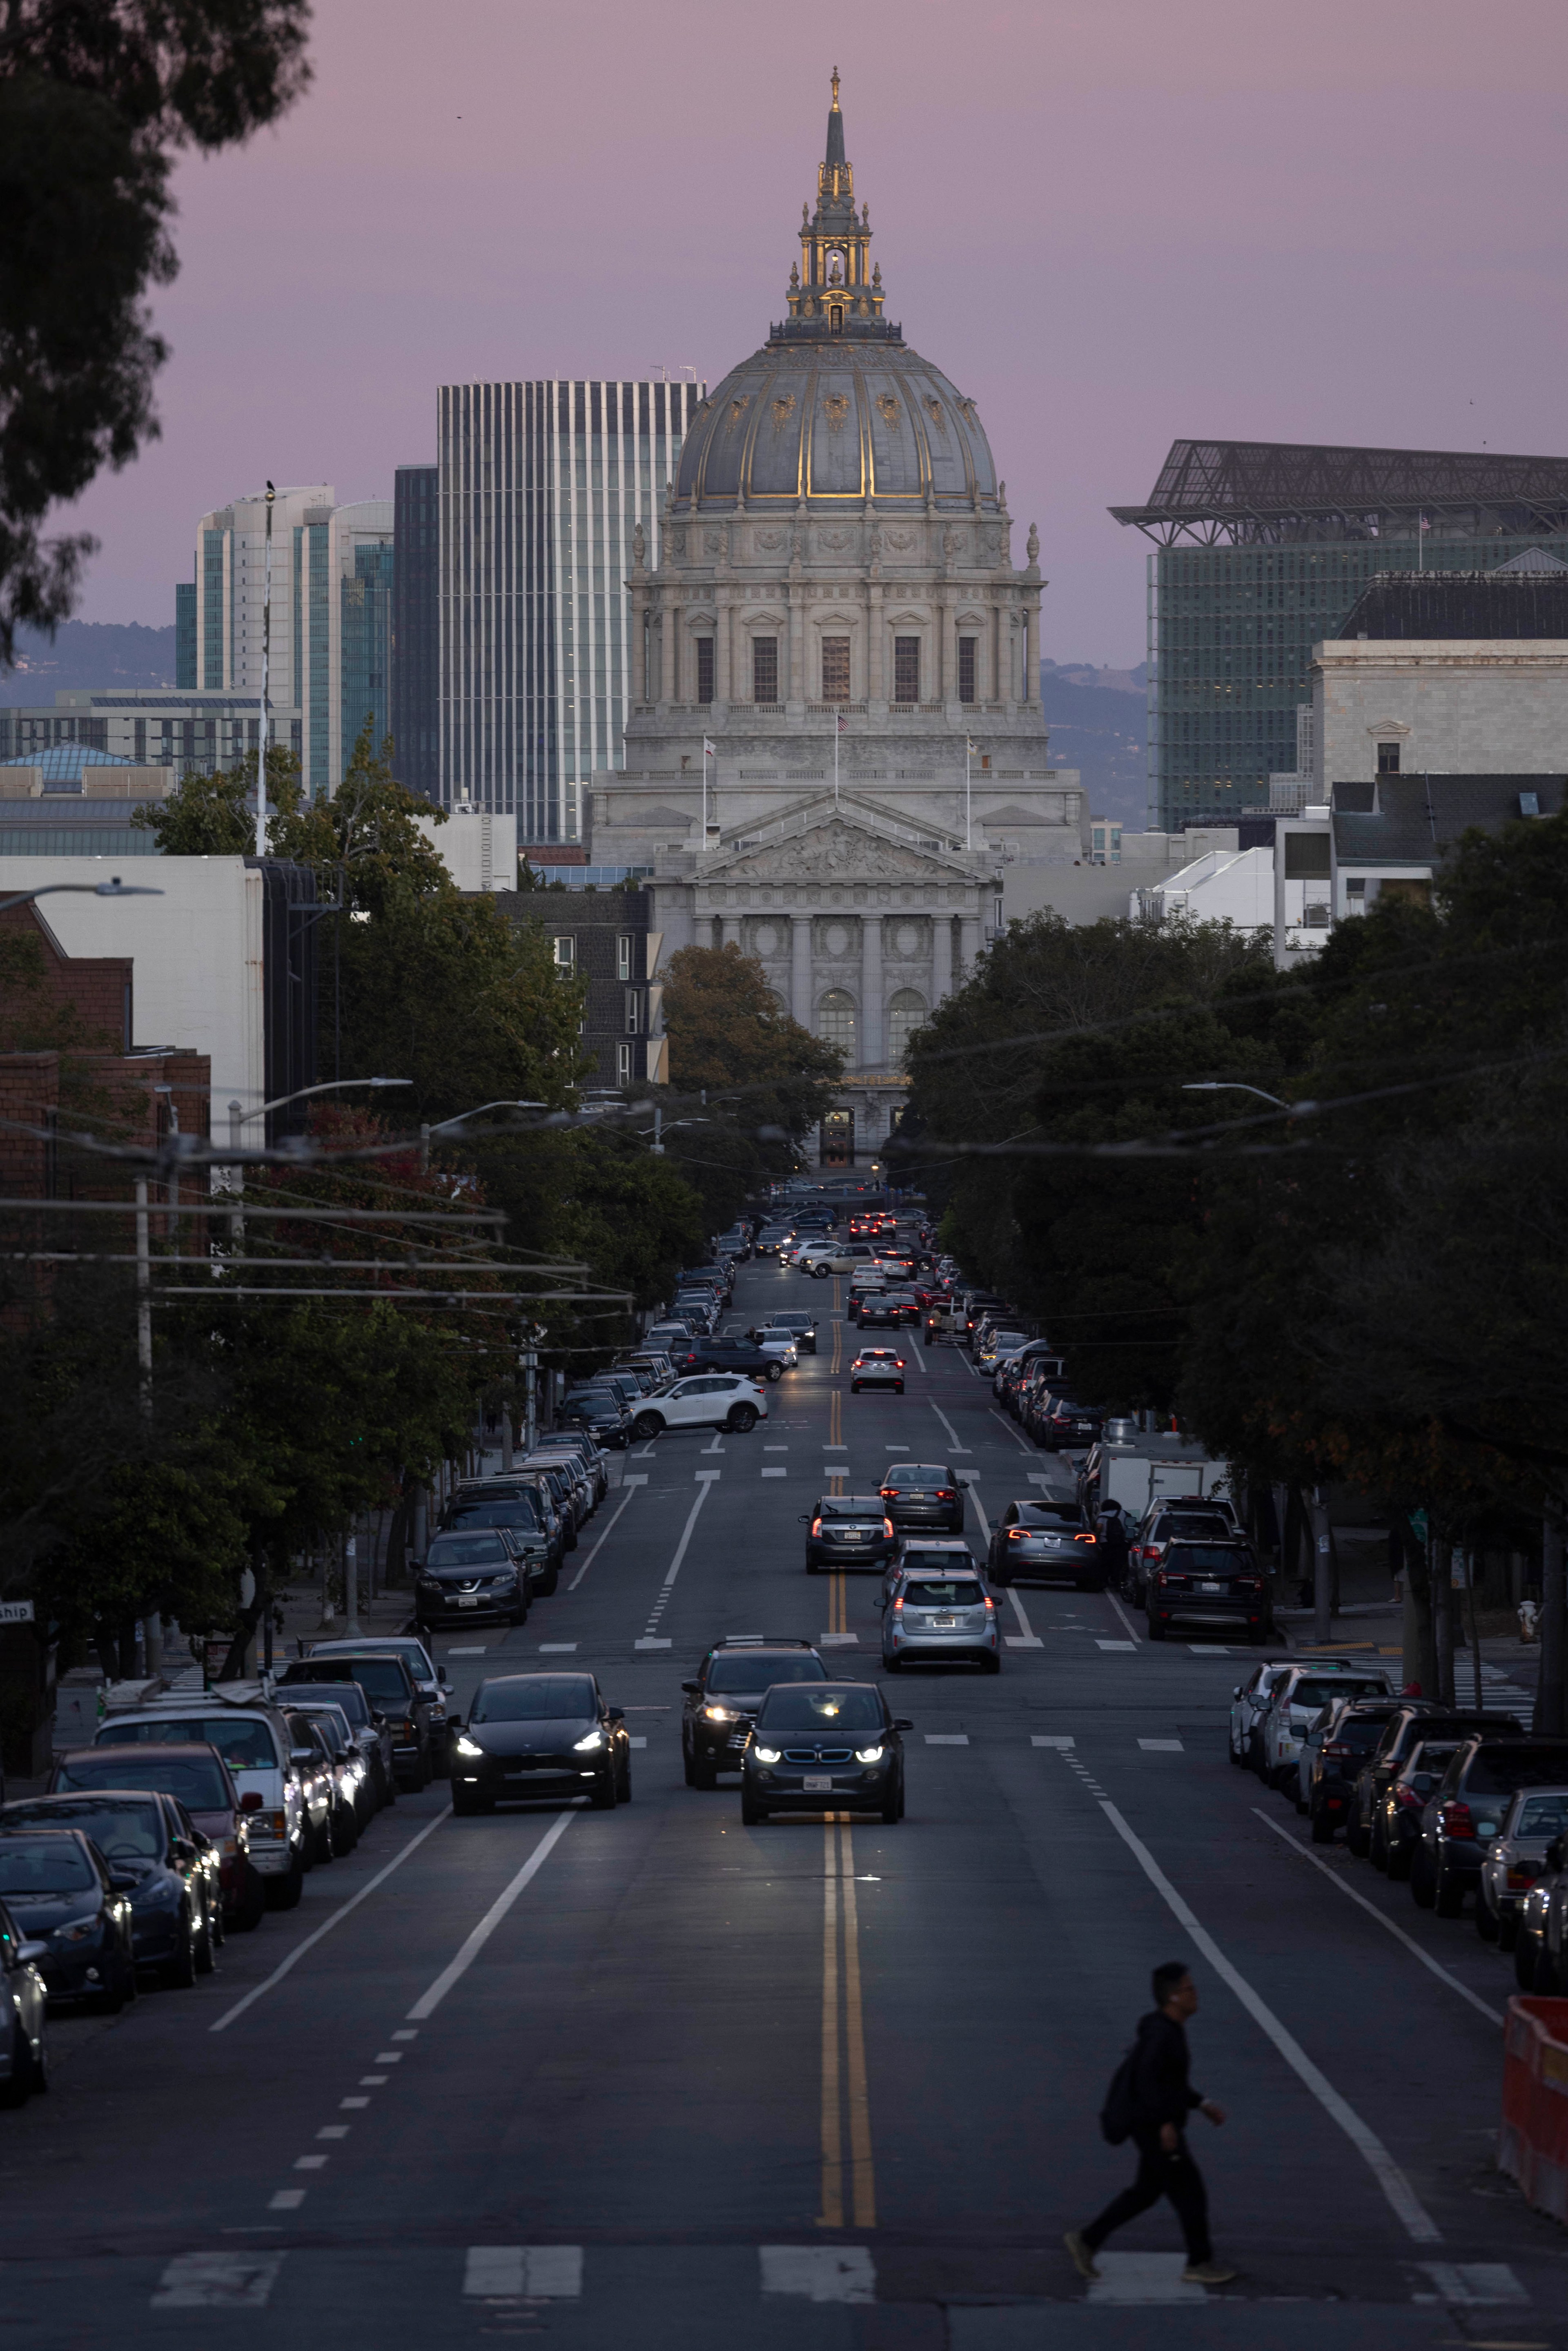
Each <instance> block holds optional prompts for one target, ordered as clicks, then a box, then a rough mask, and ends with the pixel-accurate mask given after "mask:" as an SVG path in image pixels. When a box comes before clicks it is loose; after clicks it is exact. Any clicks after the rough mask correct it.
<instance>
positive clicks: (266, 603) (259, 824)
mask: <svg viewBox="0 0 1568 2351" xmlns="http://www.w3.org/2000/svg"><path fill="white" fill-rule="evenodd" d="M276 497H277V491H276V490H275V489H274V488H273V486H272V484H271V483H270V482H268V484H267V574H266V580H265V582H264V585H263V588H262V594H261V725H260V726H259V727H258V728H257V730H256V855H257V856H258V857H265V856H266V855H267V664H268V662H269V660H270V657H271V653H272V503H273V500H274V499H275V498H276Z"/></svg>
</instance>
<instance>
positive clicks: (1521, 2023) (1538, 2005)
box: [1497, 1999, 1568, 2222]
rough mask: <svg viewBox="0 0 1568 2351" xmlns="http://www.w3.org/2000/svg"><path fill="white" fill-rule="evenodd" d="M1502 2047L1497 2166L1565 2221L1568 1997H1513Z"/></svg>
mask: <svg viewBox="0 0 1568 2351" xmlns="http://www.w3.org/2000/svg"><path fill="white" fill-rule="evenodd" d="M1503 2052H1504V2053H1503V2064H1502V2129H1501V2132H1500V2135H1499V2138H1498V2150H1497V2159H1498V2167H1499V2168H1500V2170H1503V2171H1506V2172H1507V2173H1508V2174H1509V2175H1510V2177H1511V2178H1512V2179H1517V2180H1518V2182H1519V2184H1520V2186H1521V2189H1523V2190H1524V2193H1525V2196H1526V2198H1527V2199H1528V2200H1529V2201H1530V2202H1531V2204H1533V2205H1534V2206H1535V2207H1536V2208H1537V2210H1540V2211H1542V2212H1550V2213H1551V2215H1552V2219H1553V2220H1562V2221H1564V2222H1568V2000H1519V1999H1515V2000H1511V2001H1509V2004H1508V2033H1507V2038H1506V2040H1505V2042H1504V2044H1503Z"/></svg>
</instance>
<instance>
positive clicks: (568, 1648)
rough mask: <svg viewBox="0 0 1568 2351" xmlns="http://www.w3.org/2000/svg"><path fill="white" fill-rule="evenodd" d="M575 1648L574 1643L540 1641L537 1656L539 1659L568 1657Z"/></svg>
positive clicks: (575, 1644)
mask: <svg viewBox="0 0 1568 2351" xmlns="http://www.w3.org/2000/svg"><path fill="white" fill-rule="evenodd" d="M576 1646H577V1643H576V1642H575V1641H541V1642H540V1643H539V1655H540V1656H541V1657H569V1656H570V1655H571V1653H572V1651H573V1650H574V1649H575V1648H576Z"/></svg>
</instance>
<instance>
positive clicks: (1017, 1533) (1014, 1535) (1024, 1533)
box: [1008, 1527, 1029, 1542]
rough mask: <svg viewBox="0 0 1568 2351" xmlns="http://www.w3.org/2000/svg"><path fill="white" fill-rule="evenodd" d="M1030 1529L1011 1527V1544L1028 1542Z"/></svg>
mask: <svg viewBox="0 0 1568 2351" xmlns="http://www.w3.org/2000/svg"><path fill="white" fill-rule="evenodd" d="M1028 1535H1029V1529H1028V1528H1027V1527H1009V1529H1008V1541H1009V1542H1023V1541H1027V1539H1028Z"/></svg>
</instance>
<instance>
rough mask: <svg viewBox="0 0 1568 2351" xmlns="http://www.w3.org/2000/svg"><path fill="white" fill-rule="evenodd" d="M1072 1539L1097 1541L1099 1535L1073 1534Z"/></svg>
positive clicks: (1089, 1541) (1075, 1540) (1088, 1541)
mask: <svg viewBox="0 0 1568 2351" xmlns="http://www.w3.org/2000/svg"><path fill="white" fill-rule="evenodd" d="M1072 1540H1073V1541H1074V1542H1087V1543H1092V1542H1097V1541H1099V1537H1098V1536H1097V1535H1074V1536H1073V1538H1072Z"/></svg>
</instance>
